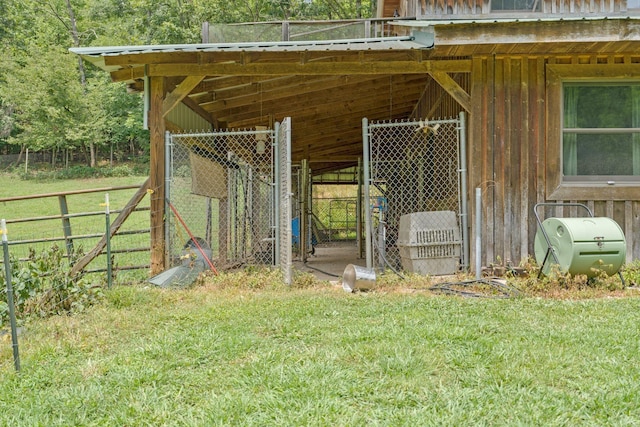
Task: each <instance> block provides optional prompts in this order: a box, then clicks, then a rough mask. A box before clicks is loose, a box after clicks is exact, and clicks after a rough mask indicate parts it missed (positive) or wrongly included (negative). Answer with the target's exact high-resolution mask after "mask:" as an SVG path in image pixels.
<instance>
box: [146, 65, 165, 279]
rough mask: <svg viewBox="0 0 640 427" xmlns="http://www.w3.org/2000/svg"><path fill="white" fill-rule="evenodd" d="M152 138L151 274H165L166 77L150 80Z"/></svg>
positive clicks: (150, 131) (150, 130) (150, 129)
mask: <svg viewBox="0 0 640 427" xmlns="http://www.w3.org/2000/svg"><path fill="white" fill-rule="evenodd" d="M149 80H150V82H149V83H150V86H151V91H150V95H151V96H150V97H151V100H150V108H149V118H148V119H149V133H150V134H149V138H150V144H151V148H150V162H151V170H150V172H149V189H150V190H152V192H151V194H150V196H151V199H150V202H151V215H150V216H151V274H152V275H156V274H158V273H161V272H162V271H163V270H165V268H166V256H165V241H164V227H165V226H164V218H165V188H164V185H165V183H164V179H165V177H164V169H165V154H164V145H165V139H164V138H165V123H164V111H163V106H162V105H163V101H164V97H165V90H166V88H165V79H164V77H151V78H150V79H149Z"/></svg>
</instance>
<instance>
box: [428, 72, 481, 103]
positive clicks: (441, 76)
mask: <svg viewBox="0 0 640 427" xmlns="http://www.w3.org/2000/svg"><path fill="white" fill-rule="evenodd" d="M429 74H431V77H433V79H434V80H435V81H437V82H438V84H440V86H442V88H443V89H444V90H446V91H447V93H448V94H449V95H451V97H452V98H453V99H455V100H456V101H457V102H458V104H460V105H461V106H462V108H464V109H465V111H467V112H471V96H469V94H468V93H467V92H466V91H465V90H464V89H462V88H461V87H460V85H458V83H456V81H455V80H453V79H452V78H451V76H449V75H448V74H447V73H445V72H442V71H437V72H430V73H429Z"/></svg>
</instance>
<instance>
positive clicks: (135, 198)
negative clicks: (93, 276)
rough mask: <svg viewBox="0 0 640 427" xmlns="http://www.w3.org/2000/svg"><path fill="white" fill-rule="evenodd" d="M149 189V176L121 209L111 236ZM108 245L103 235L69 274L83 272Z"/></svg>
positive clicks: (112, 225)
mask: <svg viewBox="0 0 640 427" xmlns="http://www.w3.org/2000/svg"><path fill="white" fill-rule="evenodd" d="M148 189H149V178H147V180H146V181H145V182H144V184H142V185H141V186H140V188H139V189H138V191H136V193H135V194H134V195H133V197H132V198H131V199H130V200H129V202H127V205H126V206H125V207H124V208H123V209H122V211H120V213H119V214H118V216H117V217H116V219H115V220H114V221H113V223H112V224H111V226H110V228H109V235H110V236H112V237H113V236H114V235H115V234H116V233H117V232H118V230H119V229H120V227H121V226H122V224H124V222H125V221H126V219H127V218H129V215H131V212H133V211H134V210H135V208H136V207H138V204H139V203H140V201H141V200H142V199H143V198H144V196H145V195H146V194H147V190H148ZM106 245H107V236H103V237H102V238H101V239H100V241H99V242H98V243H97V244H96V245H95V246H94V247H93V249H91V250H90V251H89V252H88V253H87V254H86V255H85V256H83V257H82V258H80V259H79V260H78V261H77V262H76V263H75V264H73V267H71V271H70V273H69V275H70V276H71V277H73V276H75V275H76V274H78V273H79V272H81V271H82V270H83V269H84V268H85V267H86V266H87V264H89V263H90V262H91V261H92V260H93V259H95V258H96V257H97V256H98V255H100V254H101V253H102V250H103V249H104V248H105V246H106Z"/></svg>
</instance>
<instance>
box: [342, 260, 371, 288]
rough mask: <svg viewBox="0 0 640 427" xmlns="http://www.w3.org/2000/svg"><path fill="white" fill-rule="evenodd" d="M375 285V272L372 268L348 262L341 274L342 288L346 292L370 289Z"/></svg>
mask: <svg viewBox="0 0 640 427" xmlns="http://www.w3.org/2000/svg"><path fill="white" fill-rule="evenodd" d="M375 285H376V272H375V270H374V269H373V268H367V267H360V266H358V265H353V264H349V265H347V267H346V268H345V269H344V273H343V274H342V289H344V290H345V291H347V292H353V291H356V290H368V289H372V288H373V287H374V286H375Z"/></svg>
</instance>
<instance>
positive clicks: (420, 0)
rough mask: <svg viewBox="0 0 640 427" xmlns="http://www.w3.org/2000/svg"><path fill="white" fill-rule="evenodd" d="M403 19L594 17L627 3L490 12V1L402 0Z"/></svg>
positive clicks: (543, 4) (567, 0) (542, 0)
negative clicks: (544, 16)
mask: <svg viewBox="0 0 640 427" xmlns="http://www.w3.org/2000/svg"><path fill="white" fill-rule="evenodd" d="M398 11H399V12H400V16H402V17H409V16H411V17H414V16H415V17H417V18H419V19H438V18H447V19H451V18H452V17H454V16H464V17H467V16H475V17H480V16H484V17H488V16H491V17H494V18H500V17H505V16H509V15H517V17H520V18H525V17H527V18H529V17H534V16H536V15H537V16H538V17H540V16H541V15H566V16H582V15H585V16H588V15H589V14H594V13H607V14H612V13H613V14H615V13H621V12H626V11H627V1H626V0H611V1H596V0H536V1H535V2H533V5H532V7H531V10H511V11H509V10H498V11H492V10H491V0H404V1H401V2H400V8H399V10H398Z"/></svg>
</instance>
